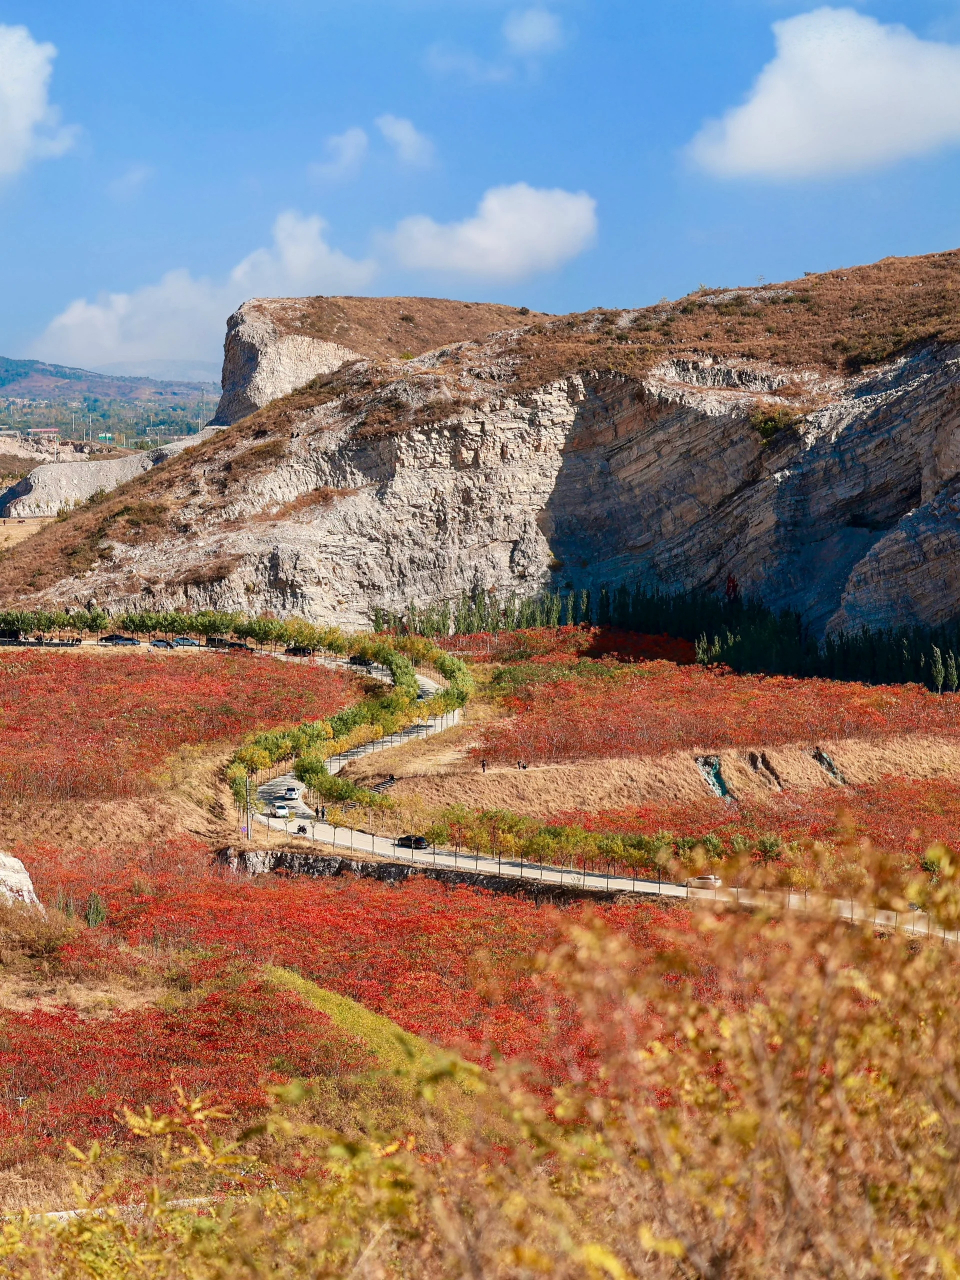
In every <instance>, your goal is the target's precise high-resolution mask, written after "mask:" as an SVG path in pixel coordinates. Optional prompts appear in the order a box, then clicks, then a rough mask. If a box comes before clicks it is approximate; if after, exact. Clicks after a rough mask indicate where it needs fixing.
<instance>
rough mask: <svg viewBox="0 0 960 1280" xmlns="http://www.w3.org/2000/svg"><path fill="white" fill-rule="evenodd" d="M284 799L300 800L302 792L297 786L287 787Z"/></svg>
mask: <svg viewBox="0 0 960 1280" xmlns="http://www.w3.org/2000/svg"><path fill="white" fill-rule="evenodd" d="M283 798H284V800H299V799H300V792H299V791H298V790H297V788H296V787H287V788H286V790H285V791H284V793H283Z"/></svg>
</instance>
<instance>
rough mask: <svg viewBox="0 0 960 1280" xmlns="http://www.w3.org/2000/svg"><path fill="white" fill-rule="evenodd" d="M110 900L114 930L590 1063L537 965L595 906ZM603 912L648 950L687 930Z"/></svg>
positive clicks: (483, 897)
mask: <svg viewBox="0 0 960 1280" xmlns="http://www.w3.org/2000/svg"><path fill="white" fill-rule="evenodd" d="M107 898H108V911H109V918H108V924H109V927H110V928H111V929H113V930H114V931H116V932H118V933H120V934H122V936H123V937H124V938H125V940H126V941H127V942H128V943H130V944H132V945H137V944H140V943H147V942H149V943H152V942H155V941H157V940H160V941H164V940H167V939H172V940H173V941H175V942H176V943H177V945H180V946H193V947H203V948H212V949H214V951H215V954H218V955H226V956H235V957H237V958H239V959H241V960H242V961H244V962H247V961H250V960H259V961H273V962H276V963H277V964H281V965H285V966H289V967H294V968H296V969H297V970H299V972H301V973H302V974H303V975H304V976H305V977H308V978H310V979H311V980H313V981H315V982H317V983H319V984H320V985H321V986H323V987H328V988H330V989H331V990H334V991H338V992H340V993H341V994H343V995H346V996H350V997H351V998H352V999H355V1000H358V1001H360V1002H361V1003H363V1004H364V1005H366V1006H367V1007H368V1008H370V1009H373V1010H375V1011H376V1012H378V1013H382V1014H384V1015H386V1016H387V1017H390V1018H393V1019H394V1020H396V1021H397V1022H398V1023H400V1025H401V1026H403V1027H404V1028H405V1029H406V1030H408V1031H412V1032H415V1033H417V1034H421V1035H423V1036H425V1037H426V1038H427V1039H430V1040H432V1041H435V1042H436V1043H438V1044H442V1045H446V1046H448V1047H450V1048H456V1049H458V1050H460V1051H462V1052H464V1053H466V1054H468V1055H469V1056H471V1057H473V1058H479V1059H481V1060H482V1059H484V1058H485V1057H486V1056H487V1054H488V1053H489V1052H490V1051H491V1050H495V1051H496V1052H498V1053H501V1054H504V1055H506V1056H508V1057H517V1056H522V1057H526V1058H531V1059H534V1060H538V1061H539V1062H540V1063H541V1065H542V1066H544V1068H545V1069H546V1070H547V1071H548V1072H549V1074H550V1075H551V1076H555V1075H556V1073H557V1070H558V1065H557V1059H556V1053H557V1047H556V1046H557V1041H558V1040H559V1041H561V1042H563V1043H564V1045H565V1048H566V1051H569V1052H570V1053H573V1054H574V1055H575V1056H576V1055H578V1054H580V1053H581V1052H583V1053H587V1056H589V1054H588V1052H587V1049H586V1048H585V1047H584V1046H582V1045H579V1042H578V1040H577V1034H578V1033H577V1032H576V1030H575V1027H574V1025H573V1023H572V1022H571V1021H570V1019H571V1017H572V1013H571V1011H570V1010H569V1009H566V1007H565V1006H564V1005H563V1003H562V1002H558V1000H557V997H556V994H555V992H554V991H553V989H552V987H551V986H550V985H549V984H547V985H546V986H545V985H544V984H543V983H542V982H541V980H540V979H539V978H538V977H537V974H536V972H535V964H534V962H535V960H536V957H537V955H538V954H540V953H544V952H549V951H552V950H553V949H554V948H555V947H556V946H558V945H559V944H560V943H561V942H562V941H563V940H564V939H565V938H566V936H567V930H568V928H569V926H570V924H571V923H575V922H577V921H583V920H584V919H586V918H588V917H589V916H590V915H591V914H592V912H593V910H594V909H592V908H583V907H571V908H569V909H564V910H558V909H555V908H547V907H537V906H536V905H535V904H533V903H531V902H529V901H526V900H524V899H512V898H503V897H499V896H497V895H494V894H491V893H487V892H483V891H478V890H472V889H454V890H447V889H444V888H442V887H440V886H438V885H437V884H435V883H434V882H432V881H429V880H426V879H414V880H411V881H409V882H407V883H406V884H405V885H404V886H403V887H402V888H399V889H398V888H395V887H393V886H390V885H385V884H379V883H377V882H375V881H369V880H362V881H353V880H346V881H342V880H337V881H329V880H320V881H317V880H305V879H304V880H293V881H289V882H283V881H279V882H277V881H273V882H271V883H269V884H250V883H243V882H238V881H236V880H233V879H232V878H228V879H216V878H211V879H210V880H209V881H207V882H206V883H204V884H197V885H193V886H189V885H170V886H166V885H164V884H162V883H161V884H159V885H156V886H154V887H153V889H152V890H151V892H149V893H146V894H144V893H141V894H140V896H135V895H134V894H133V893H132V892H131V891H130V890H128V889H120V888H119V887H115V888H114V889H113V890H112V891H110V890H108V891H107ZM596 914H597V915H598V916H599V918H600V919H601V920H603V921H604V922H606V923H607V924H608V925H609V926H610V927H612V928H615V929H619V930H623V931H625V932H627V933H628V934H629V936H630V937H631V938H632V940H633V941H634V942H635V943H636V945H637V946H639V947H640V948H641V949H643V950H644V951H646V952H648V953H650V954H652V952H653V950H654V949H655V948H656V946H657V945H658V940H659V939H660V938H661V937H662V936H663V935H664V934H665V933H666V932H668V931H670V930H671V929H673V928H674V927H677V928H684V929H686V928H687V925H686V921H685V917H682V916H677V915H676V914H675V913H673V912H672V911H670V910H669V909H664V908H662V907H659V906H656V905H653V904H645V905H643V906H630V907H603V908H600V909H596ZM548 1026H553V1027H554V1030H552V1031H551V1032H550V1040H551V1042H552V1043H553V1048H552V1049H550V1050H547V1049H546V1048H545V1046H544V1035H545V1029H546V1028H547V1027H548ZM561 1033H562V1034H561Z"/></svg>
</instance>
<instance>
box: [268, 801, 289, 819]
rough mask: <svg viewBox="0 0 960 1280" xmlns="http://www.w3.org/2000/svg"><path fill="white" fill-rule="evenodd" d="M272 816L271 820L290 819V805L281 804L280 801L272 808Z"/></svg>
mask: <svg viewBox="0 0 960 1280" xmlns="http://www.w3.org/2000/svg"><path fill="white" fill-rule="evenodd" d="M270 816H271V818H289V817H290V807H289V805H285V804H280V802H279V801H278V802H277V803H276V804H274V805H273V807H272V808H271V810H270Z"/></svg>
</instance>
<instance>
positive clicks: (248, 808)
mask: <svg viewBox="0 0 960 1280" xmlns="http://www.w3.org/2000/svg"><path fill="white" fill-rule="evenodd" d="M247 839H248V840H249V839H250V775H249V773H248V774H247Z"/></svg>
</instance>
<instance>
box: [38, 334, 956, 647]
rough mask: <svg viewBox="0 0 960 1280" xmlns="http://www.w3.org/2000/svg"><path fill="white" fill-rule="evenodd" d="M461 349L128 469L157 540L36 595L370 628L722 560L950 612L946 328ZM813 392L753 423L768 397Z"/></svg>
mask: <svg viewBox="0 0 960 1280" xmlns="http://www.w3.org/2000/svg"><path fill="white" fill-rule="evenodd" d="M501 354H502V352H501V351H500V350H499V349H498V348H497V347H496V344H494V345H493V346H490V345H488V346H487V347H484V346H483V345H482V344H476V343H470V344H462V345H461V346H460V347H454V348H446V349H444V350H443V351H440V352H434V353H428V354H426V355H423V356H421V357H419V358H417V359H415V360H411V361H408V362H405V363H404V364H402V365H401V364H400V362H394V363H393V364H391V365H387V366H382V365H381V366H379V367H378V371H377V377H376V379H374V380H373V382H372V383H371V384H370V385H369V387H368V389H367V390H366V391H361V392H358V391H356V390H355V389H354V390H350V389H348V388H345V389H344V390H343V391H342V393H341V394H338V395H336V396H335V397H334V398H332V399H327V400H326V402H325V403H319V404H316V405H315V406H314V407H312V408H310V407H308V408H300V407H297V408H295V409H291V410H290V411H289V412H286V414H285V416H282V417H271V416H270V415H271V411H270V410H267V411H265V414H264V415H258V416H256V417H253V418H250V419H249V420H248V421H247V422H242V423H240V424H238V425H237V426H236V427H234V428H233V429H231V430H227V431H224V432H222V433H220V435H219V436H218V437H217V438H216V439H213V440H211V442H210V443H209V444H207V445H204V446H201V447H198V448H197V449H194V450H191V451H190V453H189V454H184V456H183V457H182V458H181V459H179V460H177V461H175V462H171V463H168V464H166V465H165V466H162V467H158V468H157V469H156V470H154V471H153V472H151V473H150V475H149V476H145V477H143V478H142V479H141V480H138V481H136V482H135V483H134V485H133V486H128V487H129V488H130V489H131V492H132V493H134V492H135V496H138V497H140V498H143V499H150V500H155V501H163V502H164V503H166V504H168V506H169V508H170V512H171V514H170V516H169V520H168V524H167V527H166V529H165V530H164V532H163V534H162V536H160V537H157V536H156V535H155V534H153V535H151V540H144V541H136V540H135V539H133V538H127V540H126V541H124V540H122V539H120V540H117V539H114V538H113V537H110V535H109V534H108V538H109V541H110V543H111V547H112V549H111V550H110V551H109V552H108V553H107V554H105V556H104V557H103V558H102V560H101V561H100V563H99V565H98V567H96V568H95V569H93V570H91V571H90V572H89V573H88V574H86V575H84V576H82V577H74V578H66V579H63V580H62V581H60V582H59V583H58V584H57V585H56V586H54V587H51V588H50V589H48V590H47V591H45V592H44V593H43V598H45V599H50V600H53V599H56V600H59V601H64V602H66V601H76V600H81V601H83V600H86V599H87V598H89V597H94V598H96V599H97V600H99V601H100V602H101V603H110V604H111V605H113V606H117V607H120V606H123V607H144V608H158V607H173V606H179V607H183V606H186V607H191V608H198V607H204V606H213V607H218V608H222V607H229V608H238V609H243V610H245V611H247V612H256V611H259V610H267V609H269V610H273V611H275V612H276V613H278V614H281V615H282V614H285V613H298V614H305V615H306V616H308V617H311V618H313V619H316V620H323V621H338V622H341V623H343V624H345V625H348V626H349V625H360V624H364V623H367V622H368V621H369V619H370V615H371V612H372V610H373V608H374V607H375V606H383V607H387V608H390V609H402V608H403V607H404V606H406V605H407V604H408V603H410V602H414V601H415V602H418V603H424V602H427V601H431V600H439V599H444V598H450V597H453V596H456V595H457V594H459V593H460V592H461V591H463V590H473V589H480V590H487V591H498V592H501V593H508V592H511V591H515V592H518V593H520V594H531V593H533V592H535V591H536V590H538V589H540V588H541V587H543V586H551V587H555V588H556V587H560V588H563V587H566V586H569V585H573V586H576V587H580V586H591V587H596V586H597V585H598V584H599V583H601V582H608V583H611V584H612V583H616V582H618V581H629V582H633V581H635V580H637V579H640V580H641V581H644V582H646V583H647V584H649V585H650V586H661V587H665V588H667V589H671V590H675V589H678V588H680V587H693V586H701V587H706V588H713V589H722V586H723V584H724V582H725V580H726V577H727V574H728V573H733V574H735V575H736V577H737V578H738V579H739V581H740V583H741V586H742V587H743V588H744V589H745V590H747V591H751V592H757V593H759V594H761V595H762V596H764V597H765V598H766V599H767V600H768V601H769V602H770V603H771V604H773V605H775V606H786V605H789V606H792V607H795V608H798V609H799V610H801V612H802V613H803V614H804V615H805V616H806V617H807V619H808V620H809V621H810V622H811V623H812V624H813V625H814V626H815V627H816V628H817V629H818V630H821V631H822V630H823V629H825V628H828V627H831V626H834V627H835V626H838V625H846V626H849V625H860V624H862V623H869V624H871V625H876V624H878V623H879V624H886V623H889V622H891V621H898V622H899V621H904V620H907V621H909V620H918V621H937V620H940V619H941V618H943V617H946V616H950V615H952V614H955V613H956V612H958V608H960V398H958V387H960V348H957V347H953V346H949V345H945V344H929V345H928V346H927V347H925V348H922V349H920V350H918V351H916V352H914V353H913V354H912V355H910V356H909V357H904V358H901V359H899V360H896V361H892V362H890V363H889V364H887V365H886V366H884V367H882V368H880V369H877V370H874V371H873V372H872V373H871V374H869V375H859V376H856V377H846V378H842V377H839V376H830V375H826V374H824V373H817V372H815V371H813V370H802V369H801V370H797V369H784V368H777V367H775V366H772V365H766V364H762V363H760V362H758V361H750V360H734V359H725V360H719V359H712V358H710V357H708V356H705V357H703V358H699V359H684V360H676V359H675V360H667V361H664V362H662V363H661V364H660V365H659V366H658V367H656V368H655V369H653V371H652V372H650V373H648V374H647V375H646V376H644V377H642V378H631V377H628V376H626V375H624V374H615V373H609V372H608V373H589V372H587V373H578V374H576V375H573V376H567V377H561V378H553V379H551V380H549V381H547V382H545V383H544V384H543V385H541V386H538V387H534V388H533V389H531V390H529V391H517V390H514V391H512V392H511V393H510V394H507V393H506V392H505V391H503V390H501V389H500V388H501V387H502V386H504V385H505V379H504V376H503V367H502V359H501ZM798 404H800V405H801V407H802V408H803V409H804V410H805V412H804V413H803V415H802V416H801V417H800V418H799V420H798V421H797V422H796V423H795V424H794V425H792V426H788V427H786V428H785V429H783V430H780V431H779V432H777V433H776V434H775V435H773V438H772V439H769V440H765V439H764V436H763V434H762V433H761V431H760V430H758V427H757V425H756V424H757V422H758V418H757V414H758V411H759V412H760V413H761V414H765V415H766V416H767V418H768V420H769V418H770V416H771V415H774V414H776V413H777V412H778V411H781V410H786V409H794V410H795V409H796V406H797V405H798Z"/></svg>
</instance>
